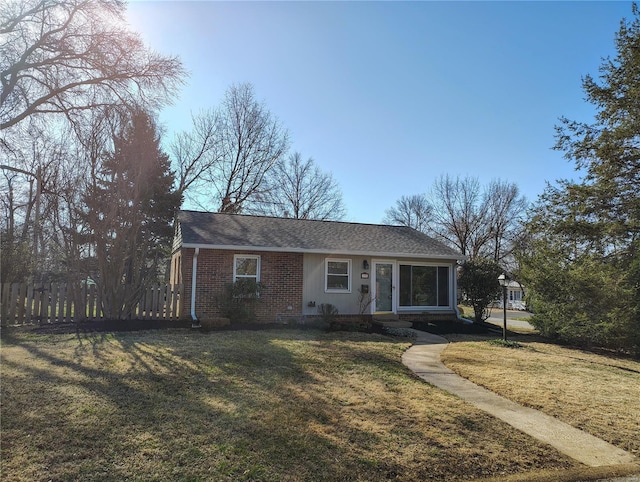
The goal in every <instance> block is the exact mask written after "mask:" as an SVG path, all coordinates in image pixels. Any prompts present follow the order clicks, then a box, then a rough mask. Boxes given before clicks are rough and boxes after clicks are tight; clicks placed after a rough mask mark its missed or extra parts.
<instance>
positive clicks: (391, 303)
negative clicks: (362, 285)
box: [373, 261, 396, 313]
mask: <svg viewBox="0 0 640 482" xmlns="http://www.w3.org/2000/svg"><path fill="white" fill-rule="evenodd" d="M373 273H374V274H373V275H374V282H373V288H374V292H373V311H374V313H380V312H392V313H395V306H396V299H395V298H396V297H395V291H396V290H395V286H394V282H393V279H394V263H393V262H392V261H374V262H373Z"/></svg>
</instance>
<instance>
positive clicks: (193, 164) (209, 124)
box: [170, 109, 220, 200]
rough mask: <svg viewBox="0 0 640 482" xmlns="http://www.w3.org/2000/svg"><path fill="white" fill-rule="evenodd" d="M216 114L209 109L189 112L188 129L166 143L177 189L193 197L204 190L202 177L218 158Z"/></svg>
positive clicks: (209, 173) (210, 169)
mask: <svg viewBox="0 0 640 482" xmlns="http://www.w3.org/2000/svg"><path fill="white" fill-rule="evenodd" d="M217 118H218V117H217V113H216V112H215V110H213V109H210V110H206V111H202V112H200V113H199V114H197V115H192V116H191V120H192V124H193V126H192V130H191V131H183V132H180V133H178V134H176V136H175V137H174V139H173V142H172V143H171V146H170V151H171V154H172V159H173V166H174V168H175V170H176V180H177V190H178V192H179V193H180V194H181V195H183V196H188V197H189V198H191V199H194V200H195V198H196V197H198V194H199V193H200V194H203V193H204V190H205V188H206V186H203V185H202V184H204V180H205V177H206V176H209V177H210V176H212V172H213V170H214V169H215V167H216V166H217V163H218V161H219V156H220V149H218V148H217V147H218V138H217V133H218V125H217V124H218V122H217Z"/></svg>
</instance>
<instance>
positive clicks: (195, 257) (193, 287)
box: [191, 248, 200, 328]
mask: <svg viewBox="0 0 640 482" xmlns="http://www.w3.org/2000/svg"><path fill="white" fill-rule="evenodd" d="M198 254H200V248H196V249H195V251H194V253H193V269H192V270H191V328H200V321H199V320H198V317H197V316H196V278H197V276H198Z"/></svg>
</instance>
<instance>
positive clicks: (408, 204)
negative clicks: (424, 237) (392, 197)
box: [382, 194, 433, 233]
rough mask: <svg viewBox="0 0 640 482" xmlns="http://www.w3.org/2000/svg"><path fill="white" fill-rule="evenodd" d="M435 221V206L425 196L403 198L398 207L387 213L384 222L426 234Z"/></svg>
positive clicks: (397, 203)
mask: <svg viewBox="0 0 640 482" xmlns="http://www.w3.org/2000/svg"><path fill="white" fill-rule="evenodd" d="M432 221H433V206H431V203H430V202H429V200H428V199H427V197H426V196H425V195H424V194H414V195H412V196H402V197H401V198H400V199H398V200H397V201H396V205H395V206H393V207H390V208H389V209H387V210H386V211H385V215H384V218H383V219H382V222H384V223H387V224H396V225H400V226H409V227H411V228H413V229H417V230H418V231H422V232H423V233H426V232H428V231H429V227H430V224H431V222H432Z"/></svg>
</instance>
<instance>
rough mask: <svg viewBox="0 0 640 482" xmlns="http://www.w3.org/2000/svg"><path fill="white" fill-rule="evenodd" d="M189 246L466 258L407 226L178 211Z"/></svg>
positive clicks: (181, 231) (182, 232) (184, 239)
mask: <svg viewBox="0 0 640 482" xmlns="http://www.w3.org/2000/svg"><path fill="white" fill-rule="evenodd" d="M178 221H179V223H180V233H181V236H182V243H183V246H184V247H201V248H217V249H250V250H258V251H286V252H307V253H326V254H351V255H358V254H361V255H369V256H371V255H377V256H396V257H399V256H405V257H417V258H439V259H443V258H446V259H462V258H463V256H461V255H459V254H458V253H457V252H456V251H454V250H453V249H451V248H449V247H447V246H445V245H444V244H442V243H440V242H439V241H436V240H435V239H433V238H431V237H429V236H427V235H426V234H423V233H421V232H419V231H416V230H415V229H411V228H408V227H405V226H388V225H379V224H359V223H347V222H337V221H311V220H305V219H290V218H273V217H262V216H246V215H234V214H221V213H205V212H197V211H180V213H179V215H178Z"/></svg>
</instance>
